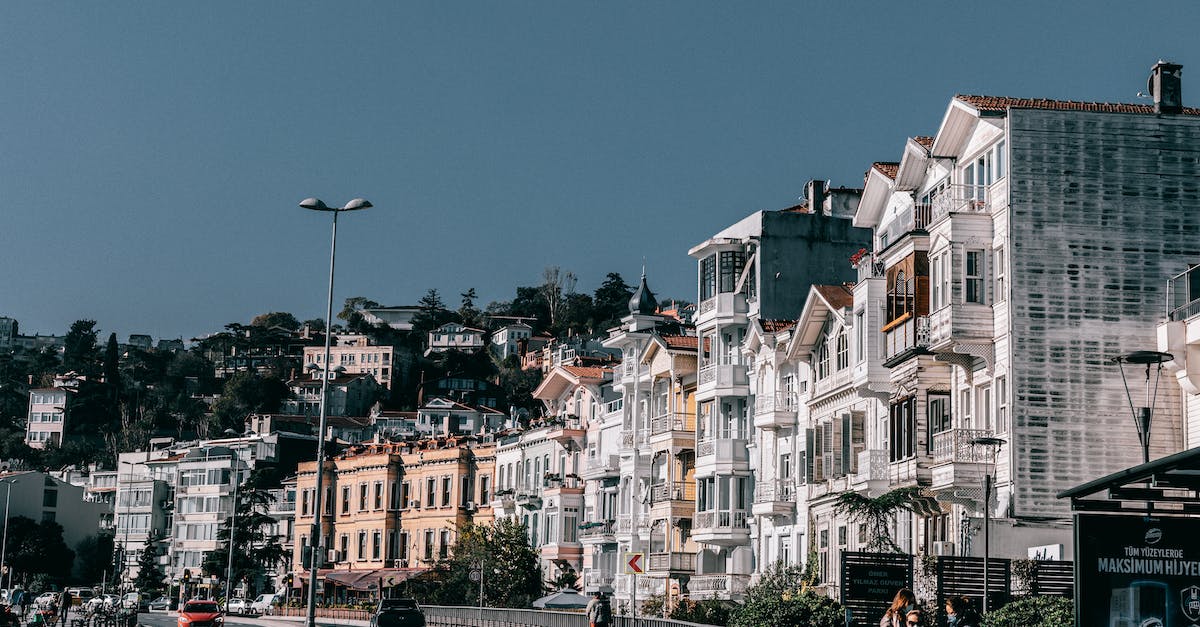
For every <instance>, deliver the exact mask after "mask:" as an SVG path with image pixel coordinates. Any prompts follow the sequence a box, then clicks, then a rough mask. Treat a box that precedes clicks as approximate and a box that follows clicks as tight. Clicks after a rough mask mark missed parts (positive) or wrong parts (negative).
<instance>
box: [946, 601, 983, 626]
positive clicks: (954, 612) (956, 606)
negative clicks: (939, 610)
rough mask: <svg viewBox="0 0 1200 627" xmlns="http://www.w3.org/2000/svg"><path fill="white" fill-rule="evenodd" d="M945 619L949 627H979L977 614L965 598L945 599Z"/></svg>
mask: <svg viewBox="0 0 1200 627" xmlns="http://www.w3.org/2000/svg"><path fill="white" fill-rule="evenodd" d="M946 619H947V620H946V622H947V624H948V625H950V627H979V614H977V613H976V612H975V608H973V607H971V601H970V599H968V598H967V597H946Z"/></svg>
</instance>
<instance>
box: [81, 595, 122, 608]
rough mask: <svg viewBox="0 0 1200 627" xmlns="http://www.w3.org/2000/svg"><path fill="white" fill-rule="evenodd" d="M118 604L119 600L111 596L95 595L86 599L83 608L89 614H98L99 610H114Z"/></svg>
mask: <svg viewBox="0 0 1200 627" xmlns="http://www.w3.org/2000/svg"><path fill="white" fill-rule="evenodd" d="M119 603H120V599H118V598H117V597H115V596H113V595H111V594H97V595H96V596H94V597H92V598H90V599H88V600H87V603H85V604H84V606H83V608H84V609H85V610H87V611H89V612H98V611H100V610H112V609H116V607H117V604H119Z"/></svg>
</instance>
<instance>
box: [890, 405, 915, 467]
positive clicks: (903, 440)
mask: <svg viewBox="0 0 1200 627" xmlns="http://www.w3.org/2000/svg"><path fill="white" fill-rule="evenodd" d="M916 409H917V400H916V398H914V397H909V398H907V399H904V400H902V401H900V402H898V403H893V404H892V406H891V407H890V408H889V411H888V459H889V461H893V462H898V461H902V460H905V459H908V458H910V457H913V456H914V455H916V450H917V446H916V440H917V419H916Z"/></svg>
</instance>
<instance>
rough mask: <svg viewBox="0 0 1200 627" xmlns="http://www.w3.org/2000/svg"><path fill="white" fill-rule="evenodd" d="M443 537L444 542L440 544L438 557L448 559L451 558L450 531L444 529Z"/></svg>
mask: <svg viewBox="0 0 1200 627" xmlns="http://www.w3.org/2000/svg"><path fill="white" fill-rule="evenodd" d="M441 535H442V537H441V540H442V541H441V542H440V543H438V557H440V558H442V559H446V558H447V557H449V556H450V531H449V530H448V529H443V530H442V534H441Z"/></svg>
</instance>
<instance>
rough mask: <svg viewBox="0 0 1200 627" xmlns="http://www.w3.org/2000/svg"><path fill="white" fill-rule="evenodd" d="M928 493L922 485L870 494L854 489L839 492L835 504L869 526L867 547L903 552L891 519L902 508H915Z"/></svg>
mask: <svg viewBox="0 0 1200 627" xmlns="http://www.w3.org/2000/svg"><path fill="white" fill-rule="evenodd" d="M924 499H925V497H922V496H921V488H919V487H907V488H896V489H895V490H892V491H890V492H885V493H883V494H880V495H879V496H875V497H871V496H867V495H866V494H861V493H858V492H854V491H847V492H842V493H841V494H839V495H838V497H837V501H836V502H835V504H834V508H835V509H836V510H837V511H838V512H839V513H841V514H844V515H846V516H848V517H849V518H850V520H852V521H854V522H858V523H861V524H863V525H866V527H867V538H868V540H867V544H866V546H864V547H863V548H864V550H866V551H874V552H879V553H902V552H903V551H902V550H901V549H900V546H899V545H897V544H896V541H895V540H893V539H892V523H893V522H894V521H895V518H896V513H897V512H899V511H900V510H902V509H907V510H913V509H914V508H916V507H917V505H918V504H919V503H921V502H922V501H923V500H924Z"/></svg>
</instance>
